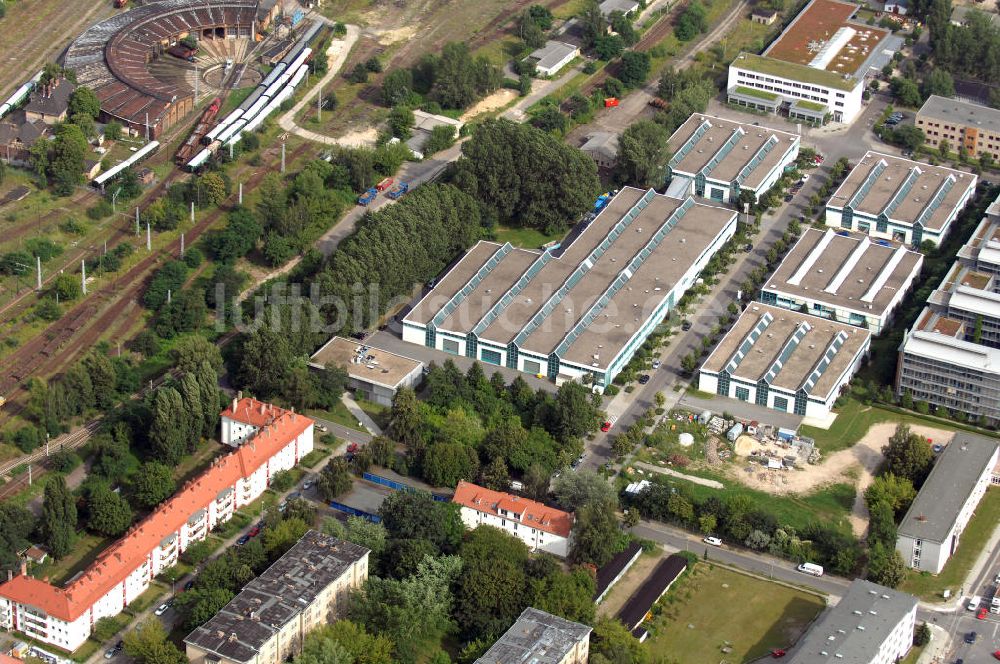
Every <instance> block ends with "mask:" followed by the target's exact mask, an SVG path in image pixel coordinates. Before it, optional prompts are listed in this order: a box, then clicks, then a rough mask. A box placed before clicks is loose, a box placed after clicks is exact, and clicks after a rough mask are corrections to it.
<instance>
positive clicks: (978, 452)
mask: <svg viewBox="0 0 1000 664" xmlns="http://www.w3.org/2000/svg"><path fill="white" fill-rule="evenodd" d="M998 450H1000V445H998V443H997V441H995V440H992V439H989V438H984V437H982V436H974V435H971V434H966V433H962V432H959V433H956V434H955V437H954V438H953V439H952V440H951V442H950V443H948V445H947V446H946V447H945V448H944V451H943V452H941V454H940V455H939V456H938V458H937V461H935V463H934V467H933V468H932V469H931V473H930V475H928V476H927V480H926V481H925V482H924V485H923V486H922V487H921V488H920V492H919V493H918V494H917V497H916V498H915V499H914V500H913V503H911V504H910V509H909V510H907V512H906V516H904V517H903V520H902V521H901V522H900V523H899V530H898V534H897V539H896V550H897V551H899V553H900V555H901V556H902V557H903V560H904V561H905V562H906V564H907V565H909V566H910V567H912V568H913V569H918V570H920V571H923V572H930V573H931V574H938V573H939V572H940V571H941V570H942V569H943V568H944V565H945V563H946V562H948V558H950V557H951V555H952V554H954V553H955V550H956V549H958V545H959V542H960V541H961V537H962V531H964V530H965V527H966V526H967V525H968V524H969V519H971V518H972V514H973V513H974V512H975V511H976V506H977V505H979V501H980V500H982V498H983V495H985V493H986V489H987V488H988V487H989V486H990V481H991V478H992V476H993V467H994V466H996V463H997V455H998Z"/></svg>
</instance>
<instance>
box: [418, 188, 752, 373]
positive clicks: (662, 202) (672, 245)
mask: <svg viewBox="0 0 1000 664" xmlns="http://www.w3.org/2000/svg"><path fill="white" fill-rule="evenodd" d="M735 233H736V212H735V211H734V210H726V209H723V208H719V207H714V206H710V205H703V204H700V203H696V202H695V200H694V199H693V198H687V199H685V200H678V199H675V198H670V197H668V196H662V195H659V194H657V193H656V192H655V191H654V190H652V189H650V190H649V191H645V192H644V191H642V190H641V189H635V188H632V187H625V188H623V189H622V190H621V191H619V192H618V194H617V195H615V196H614V198H612V199H611V200H610V201H609V202H608V203H607V205H605V206H604V208H602V209H601V211H600V213H598V214H597V216H596V217H595V218H594V219H593V220H592V221H588V222H584V223H583V224H582V225H581V226H580V227H579V228H577V229H576V230H575V231H574V232H573V234H572V235H571V239H570V240H568V241H567V242H566V243H564V244H563V245H562V246H558V247H555V248H552V249H547V250H545V251H529V250H526V249H516V248H514V247H513V246H511V245H510V244H509V243H507V244H503V245H500V244H497V243H495V242H479V243H478V244H476V245H475V246H473V247H472V248H471V249H470V250H469V251H468V252H467V253H466V254H465V255H464V256H463V257H462V258H461V259H460V260H459V261H458V262H457V263H456V264H455V265H454V266H453V267H452V268H451V269H450V270H449V271H448V272H447V273H446V274H445V275H444V276H443V277H442V278H441V279H440V280H439V281H438V282H437V284H436V285H435V287H434V288H433V289H432V290H431V291H430V292H429V293H428V294H427V295H425V296H424V297H423V298H422V299H421V300H420V301H419V302H418V303H417V304H416V305H415V306H414V307H413V309H412V310H411V311H410V312H409V313H408V314H407V315H406V316H405V318H404V319H403V340H404V341H408V342H410V343H415V344H420V345H425V346H428V347H430V348H436V349H438V350H443V351H445V352H447V353H453V354H456V355H463V356H466V357H471V358H475V359H478V360H480V361H482V362H485V363H487V364H495V365H500V366H506V367H508V368H511V369H517V370H519V371H523V372H525V373H529V374H535V375H538V374H541V375H544V376H547V377H548V378H549V379H551V380H554V381H556V382H557V383H561V382H562V381H563V380H577V379H578V380H582V381H583V382H591V383H592V384H593V385H594V387H595V388H596V389H597V390H601V391H603V389H604V387H605V386H607V385H610V384H611V381H612V380H613V379H614V377H615V376H616V375H617V374H618V372H619V371H621V369H622V367H624V366H625V364H626V363H627V362H628V361H629V360H630V359H631V358H632V356H633V354H634V353H635V351H636V350H637V349H638V348H639V347H640V346H641V345H642V344H643V342H645V340H646V338H647V337H648V336H649V335H650V333H651V332H652V331H653V330H654V329H655V328H656V326H657V325H659V324H660V323H661V322H662V320H663V319H664V317H665V316H666V315H667V314H668V313H669V312H670V311H671V310H672V309H673V308H674V307H675V306H676V304H677V302H678V301H679V300H680V298H681V297H682V296H683V295H684V293H685V292H686V291H687V290H688V288H690V287H691V286H692V285H694V283H695V280H696V279H697V278H698V274H699V273H700V272H701V270H702V269H703V268H704V267H705V265H706V264H707V263H708V261H709V260H710V259H711V258H712V256H713V255H714V254H715V253H716V252H717V251H718V250H719V248H721V247H722V245H723V244H725V243H726V241H728V240H729V239H730V238H731V237H732V236H733V235H734V234H735Z"/></svg>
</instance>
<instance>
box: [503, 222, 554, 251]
mask: <svg viewBox="0 0 1000 664" xmlns="http://www.w3.org/2000/svg"><path fill="white" fill-rule="evenodd" d="M561 237H562V234H559V235H546V234H545V233H543V232H542V231H539V230H535V229H534V228H508V227H507V226H497V229H496V238H497V242H500V243H503V242H510V243H511V244H512V245H514V246H515V247H523V248H524V249H538V248H540V247H541V246H542V245H543V244H545V243H547V242H551V241H552V240H558V239H560V238H561Z"/></svg>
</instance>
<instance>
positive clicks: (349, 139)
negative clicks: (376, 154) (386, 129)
mask: <svg viewBox="0 0 1000 664" xmlns="http://www.w3.org/2000/svg"><path fill="white" fill-rule="evenodd" d="M376 139H378V129H376V128H375V127H370V128H368V129H363V130H360V131H352V132H350V133H347V134H344V135H343V136H341V137H340V138H338V139H337V143H338V144H339V145H341V146H344V147H350V148H367V147H371V146H372V145H374V144H375V141H376Z"/></svg>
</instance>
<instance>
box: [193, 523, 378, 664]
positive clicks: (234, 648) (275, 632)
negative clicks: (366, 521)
mask: <svg viewBox="0 0 1000 664" xmlns="http://www.w3.org/2000/svg"><path fill="white" fill-rule="evenodd" d="M369 553H370V551H369V550H368V549H366V548H365V547H363V546H358V545H357V544H352V543H351V542H345V541H344V540H340V539H337V538H336V537H332V536H330V535H323V534H322V533H319V532H317V531H315V530H310V531H308V532H307V533H306V534H305V535H303V536H302V538H301V539H299V541H298V542H296V543H295V544H294V545H292V548H290V549H289V550H288V551H287V552H285V554H284V555H283V556H281V557H280V558H278V560H276V561H275V562H274V563H273V564H272V565H271V566H270V567H268V568H267V569H266V570H265V571H264V572H263V573H261V575H260V576H258V577H257V578H256V579H253V580H252V581H250V583H248V584H247V585H246V586H244V588H243V590H241V591H240V593H239V594H238V595H237V596H236V597H234V598H233V599H232V600H231V601H230V602H229V603H228V604H226V605H225V606H224V607H222V608H221V609H220V610H219V612H218V613H216V614H215V615H214V616H213V617H212V618H210V619H209V620H208V622H206V623H205V624H204V625H202V626H201V627H198V628H196V629H195V630H194V631H192V632H191V633H190V634H188V636H187V637H186V638H185V639H184V644H185V646H186V651H187V652H186V655H187V659H188V661H189V662H192V663H193V664H205V663H206V662H211V663H212V664H277V663H278V662H285V661H288V660H289V659H291V658H292V657H294V656H296V655H298V654H300V653H301V652H302V642H303V640H304V639H305V636H306V634H308V633H309V632H310V631H312V630H313V629H314V628H315V627H320V626H322V625H325V624H327V623H329V622H332V621H333V620H335V619H336V618H338V617H340V616H342V615H343V614H344V613H345V612H346V610H347V604H348V600H349V599H350V593H351V591H352V590H356V589H358V588H360V587H361V585H362V584H363V583H364V582H365V580H366V579H367V578H368V554H369Z"/></svg>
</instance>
